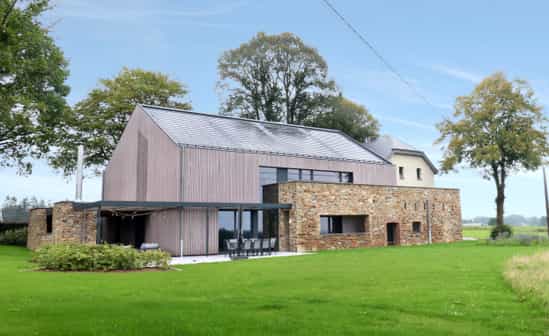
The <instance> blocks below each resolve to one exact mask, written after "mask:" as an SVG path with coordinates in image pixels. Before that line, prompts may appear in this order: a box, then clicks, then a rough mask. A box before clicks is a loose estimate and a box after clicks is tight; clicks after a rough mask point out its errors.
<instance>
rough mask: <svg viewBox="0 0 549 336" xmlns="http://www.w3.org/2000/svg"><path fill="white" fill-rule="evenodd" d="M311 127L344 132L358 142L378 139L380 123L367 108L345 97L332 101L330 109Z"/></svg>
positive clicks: (320, 115) (315, 120) (317, 118)
mask: <svg viewBox="0 0 549 336" xmlns="http://www.w3.org/2000/svg"><path fill="white" fill-rule="evenodd" d="M311 126H315V127H322V128H331V129H337V130H340V131H343V132H344V133H346V134H347V135H349V136H350V137H352V138H354V139H355V140H357V141H358V142H364V140H366V139H368V140H372V139H375V138H377V137H378V132H379V122H378V121H377V120H376V119H375V118H374V117H373V116H372V115H371V114H370V113H369V112H368V110H367V109H366V107H364V106H362V105H359V104H356V103H354V102H352V101H351V100H349V99H346V98H344V97H341V96H340V97H336V98H333V99H332V103H331V106H330V108H329V109H328V110H327V111H326V112H322V113H320V114H318V116H317V117H316V118H315V119H314V121H313V122H312V123H311Z"/></svg>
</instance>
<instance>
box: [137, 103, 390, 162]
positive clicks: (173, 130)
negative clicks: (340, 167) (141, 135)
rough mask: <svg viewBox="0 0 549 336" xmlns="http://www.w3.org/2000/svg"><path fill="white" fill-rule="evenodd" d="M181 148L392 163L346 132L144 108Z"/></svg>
mask: <svg viewBox="0 0 549 336" xmlns="http://www.w3.org/2000/svg"><path fill="white" fill-rule="evenodd" d="M140 108H141V109H142V110H143V111H144V112H145V113H146V114H147V115H148V116H150V117H151V119H152V120H153V121H154V122H155V123H156V124H157V125H158V126H159V127H160V128H161V129H162V130H163V131H164V132H165V133H166V134H167V135H168V136H169V137H170V138H171V139H172V140H173V141H174V142H175V143H176V144H178V145H181V146H192V147H202V148H213V149H224V150H234V151H245V152H256V153H269V154H280V155H291V156H301V157H310V158H319V159H331V160H346V161H359V162H371V163H378V164H390V162H389V161H388V160H386V159H385V158H383V157H381V156H379V155H377V154H375V153H372V152H371V151H370V150H368V149H366V148H365V147H364V146H362V144H360V143H358V142H356V141H354V140H353V139H351V138H350V137H348V136H347V135H345V134H344V133H343V132H340V131H337V130H329V129H322V128H314V127H305V126H298V125H288V124H283V123H276V122H266V121H258V120H252V119H243V118H234V117H226V116H219V115H214V114H206V113H196V112H189V111H184V110H179V109H174V108H164V107H159V106H151V105H140Z"/></svg>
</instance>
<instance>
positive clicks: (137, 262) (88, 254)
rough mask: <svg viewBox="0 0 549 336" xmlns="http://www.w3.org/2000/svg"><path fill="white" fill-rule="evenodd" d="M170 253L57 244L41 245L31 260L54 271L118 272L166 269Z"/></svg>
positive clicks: (116, 246) (116, 247) (106, 246)
mask: <svg viewBox="0 0 549 336" xmlns="http://www.w3.org/2000/svg"><path fill="white" fill-rule="evenodd" d="M169 261H170V255H169V254H168V253H167V252H164V251H161V250H149V251H143V252H141V251H138V250H136V249H134V248H131V247H126V246H121V245H109V244H102V245H82V244H57V245H47V246H44V247H42V248H39V249H38V250H37V251H36V252H35V253H34V255H33V258H32V262H34V263H36V264H37V265H38V267H39V268H40V269H43V270H52V271H116V270H139V269H144V268H159V269H167V268H168V267H169Z"/></svg>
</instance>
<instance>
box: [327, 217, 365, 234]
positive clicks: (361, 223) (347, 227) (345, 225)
mask: <svg viewBox="0 0 549 336" xmlns="http://www.w3.org/2000/svg"><path fill="white" fill-rule="evenodd" d="M367 231H368V216H366V215H345V216H320V233H321V234H330V233H362V232H367Z"/></svg>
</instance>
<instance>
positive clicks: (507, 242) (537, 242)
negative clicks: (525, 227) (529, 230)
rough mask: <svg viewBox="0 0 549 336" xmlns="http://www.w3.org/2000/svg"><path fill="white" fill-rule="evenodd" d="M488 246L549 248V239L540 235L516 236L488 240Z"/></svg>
mask: <svg viewBox="0 0 549 336" xmlns="http://www.w3.org/2000/svg"><path fill="white" fill-rule="evenodd" d="M486 242H487V244H488V245H497V246H549V239H548V238H547V237H545V236H538V235H525V234H521V235H515V236H512V237H510V238H498V239H488V240H487V241H486Z"/></svg>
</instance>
